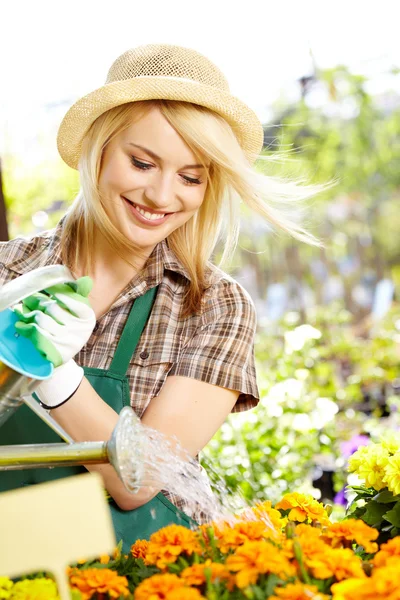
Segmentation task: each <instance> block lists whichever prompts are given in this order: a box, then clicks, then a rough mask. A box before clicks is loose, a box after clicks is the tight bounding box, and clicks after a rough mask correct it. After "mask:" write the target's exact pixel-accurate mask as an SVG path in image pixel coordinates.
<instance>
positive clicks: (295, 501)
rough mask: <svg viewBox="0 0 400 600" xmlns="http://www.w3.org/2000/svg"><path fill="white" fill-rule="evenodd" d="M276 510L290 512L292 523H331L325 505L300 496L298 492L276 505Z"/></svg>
mask: <svg viewBox="0 0 400 600" xmlns="http://www.w3.org/2000/svg"><path fill="white" fill-rule="evenodd" d="M275 508H279V509H281V510H289V511H290V512H289V514H288V517H289V520H290V521H299V522H300V523H303V522H304V521H307V522H314V521H318V522H319V523H321V524H322V525H324V524H327V523H329V518H328V515H327V512H326V510H325V509H324V505H323V504H322V503H321V502H317V500H314V498H313V497H312V496H310V495H306V494H299V493H297V492H293V493H291V494H286V495H285V496H284V497H283V498H282V500H281V501H280V502H278V504H276V505H275Z"/></svg>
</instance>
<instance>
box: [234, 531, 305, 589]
mask: <svg viewBox="0 0 400 600" xmlns="http://www.w3.org/2000/svg"><path fill="white" fill-rule="evenodd" d="M226 566H227V567H228V569H229V570H230V571H235V572H236V573H237V574H236V585H237V586H238V587H239V588H245V587H247V586H249V585H251V584H253V583H256V581H257V579H258V576H259V575H260V574H262V573H275V574H276V575H278V576H279V577H281V578H282V579H284V578H286V577H291V576H292V575H295V573H296V569H295V567H294V566H293V565H292V564H290V562H289V561H288V559H287V558H285V557H284V556H283V555H282V554H280V553H279V552H278V551H277V548H276V546H274V545H273V544H271V543H270V542H267V541H262V542H246V543H245V544H243V546H239V548H237V549H236V550H235V553H234V554H232V555H231V556H228V558H227V559H226Z"/></svg>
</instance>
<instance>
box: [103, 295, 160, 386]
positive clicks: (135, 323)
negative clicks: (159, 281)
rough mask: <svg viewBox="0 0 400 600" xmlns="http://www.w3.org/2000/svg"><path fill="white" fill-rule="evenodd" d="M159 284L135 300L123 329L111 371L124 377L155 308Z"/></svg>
mask: <svg viewBox="0 0 400 600" xmlns="http://www.w3.org/2000/svg"><path fill="white" fill-rule="evenodd" d="M157 290H158V286H156V287H154V288H151V290H148V291H147V292H146V293H145V294H144V295H143V296H140V297H139V298H136V299H135V300H134V301H133V305H132V308H131V310H130V313H129V316H128V320H127V322H126V323H125V327H124V329H123V331H122V335H121V338H120V340H119V343H118V346H117V349H116V351H115V354H114V358H113V360H112V362H111V365H110V368H109V370H108V371H109V373H110V374H112V375H118V376H120V377H124V376H125V375H126V373H127V371H128V367H129V363H130V360H131V358H132V356H133V354H134V352H135V350H136V346H137V345H138V342H139V339H140V336H141V335H142V331H143V329H144V328H145V325H146V323H147V319H148V318H149V315H150V313H151V309H152V308H153V303H154V300H155V297H156V294H157Z"/></svg>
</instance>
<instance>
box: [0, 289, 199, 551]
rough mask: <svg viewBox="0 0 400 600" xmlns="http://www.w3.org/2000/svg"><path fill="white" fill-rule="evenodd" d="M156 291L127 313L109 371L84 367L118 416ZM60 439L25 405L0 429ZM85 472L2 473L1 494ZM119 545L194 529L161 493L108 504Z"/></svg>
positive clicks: (3, 437) (15, 440) (1, 436)
mask: <svg viewBox="0 0 400 600" xmlns="http://www.w3.org/2000/svg"><path fill="white" fill-rule="evenodd" d="M156 292H157V288H153V289H151V290H148V292H146V294H144V295H143V296H141V297H140V298H137V299H136V300H135V301H134V303H133V306H132V309H131V311H130V313H129V317H128V320H127V322H126V324H125V327H124V330H123V332H122V335H121V338H120V340H119V343H118V346H117V349H116V351H115V355H114V358H113V360H112V363H111V365H110V368H109V369H108V370H104V369H91V368H86V367H85V368H84V371H85V376H86V377H87V379H88V380H89V382H90V383H91V385H92V386H93V388H94V389H95V390H96V392H97V393H98V394H99V396H100V397H101V398H102V399H103V400H104V401H105V402H106V403H107V404H108V405H109V406H110V407H111V408H112V409H113V410H115V411H116V412H117V413H118V414H119V413H120V411H121V410H122V408H123V407H124V406H130V392H129V381H128V377H127V371H128V367H129V363H130V360H131V357H132V355H133V353H134V352H135V349H136V346H137V344H138V341H139V338H140V336H141V333H142V331H143V329H144V327H145V325H146V322H147V319H148V317H149V315H150V312H151V309H152V306H153V302H154V298H155V295H156ZM60 441H62V440H61V439H60V437H59V436H58V435H57V434H56V433H55V432H54V431H52V430H51V429H50V428H49V427H48V426H47V425H46V424H45V423H44V422H43V421H42V420H41V419H40V418H39V417H38V416H37V415H35V413H34V412H33V411H31V410H30V408H28V407H27V406H26V405H23V406H21V407H20V408H19V409H18V410H17V412H16V413H15V414H14V415H13V416H12V417H10V418H9V419H8V421H6V423H5V424H4V425H3V426H2V427H1V428H0V445H10V444H54V443H58V442H60ZM83 472H86V469H85V468H84V467H56V468H42V469H25V470H21V471H2V472H0V492H2V491H7V490H12V489H16V488H20V487H23V486H26V485H32V484H36V483H42V482H44V481H51V480H54V479H60V478H63V477H69V476H71V475H76V474H78V473H83ZM110 509H111V516H112V519H113V524H114V529H115V535H116V539H117V541H119V540H122V541H123V552H125V553H127V552H129V549H130V546H131V544H133V543H134V542H135V541H136V540H138V539H149V537H150V535H151V534H152V533H154V532H155V531H157V530H158V529H160V528H161V527H165V526H166V525H170V524H171V523H176V524H178V525H184V526H185V527H191V526H192V525H195V524H196V523H195V521H193V520H192V519H190V517H188V516H187V515H186V514H185V513H184V512H182V511H181V510H180V509H179V508H177V507H176V506H174V505H173V504H172V503H171V502H170V501H169V500H168V499H167V498H166V497H165V496H164V495H163V494H162V493H161V492H160V493H158V494H157V496H155V497H154V498H153V499H152V500H150V502H147V503H146V504H144V505H143V506H140V507H139V508H136V509H134V510H130V511H124V510H121V509H120V508H118V506H117V505H116V503H115V502H114V501H113V500H111V501H110Z"/></svg>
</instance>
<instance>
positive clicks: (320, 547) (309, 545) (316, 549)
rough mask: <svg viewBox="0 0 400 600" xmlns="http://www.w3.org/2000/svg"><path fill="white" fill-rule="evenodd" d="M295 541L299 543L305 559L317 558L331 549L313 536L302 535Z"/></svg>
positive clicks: (319, 538) (320, 539)
mask: <svg viewBox="0 0 400 600" xmlns="http://www.w3.org/2000/svg"><path fill="white" fill-rule="evenodd" d="M295 539H297V541H298V542H299V544H300V547H301V551H302V553H303V555H304V556H305V557H306V558H310V559H312V558H314V557H319V556H320V555H321V554H325V553H326V552H329V551H330V550H331V547H330V546H328V544H326V543H325V542H324V540H323V539H322V538H321V537H316V536H315V535H311V536H310V535H306V534H305V533H302V534H301V535H299V536H298V537H297V538H295ZM289 541H290V540H289Z"/></svg>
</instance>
